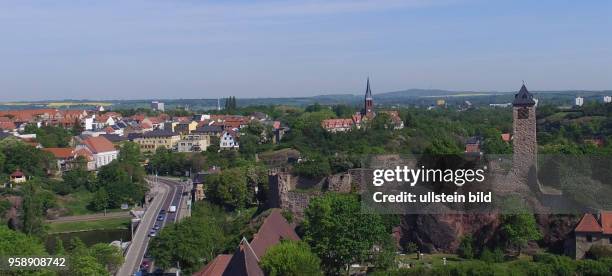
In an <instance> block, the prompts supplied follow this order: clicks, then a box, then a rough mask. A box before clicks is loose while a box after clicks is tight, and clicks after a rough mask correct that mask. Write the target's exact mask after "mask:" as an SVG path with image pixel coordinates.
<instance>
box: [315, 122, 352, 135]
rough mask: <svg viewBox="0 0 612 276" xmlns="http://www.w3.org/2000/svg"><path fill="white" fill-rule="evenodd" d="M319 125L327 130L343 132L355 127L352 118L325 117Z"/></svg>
mask: <svg viewBox="0 0 612 276" xmlns="http://www.w3.org/2000/svg"><path fill="white" fill-rule="evenodd" d="M321 126H322V127H323V128H324V129H325V130H327V131H329V132H334V133H335V132H345V131H349V130H351V129H353V128H356V124H355V122H354V121H353V120H352V119H326V120H323V121H321Z"/></svg>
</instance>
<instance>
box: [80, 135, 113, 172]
mask: <svg viewBox="0 0 612 276" xmlns="http://www.w3.org/2000/svg"><path fill="white" fill-rule="evenodd" d="M79 149H87V150H88V151H89V152H91V155H92V156H93V159H94V161H95V162H96V169H99V168H100V167H102V166H104V165H108V164H109V163H110V162H112V161H113V160H115V159H117V155H118V154H119V151H118V150H117V149H115V146H114V145H113V143H111V141H109V140H108V139H106V138H104V136H97V137H87V138H86V139H84V140H83V141H82V142H81V144H79V145H77V146H76V150H79Z"/></svg>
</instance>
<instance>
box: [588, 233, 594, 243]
mask: <svg viewBox="0 0 612 276" xmlns="http://www.w3.org/2000/svg"><path fill="white" fill-rule="evenodd" d="M586 238H587V241H588V242H592V241H593V236H592V235H591V234H588V235H587V237H586Z"/></svg>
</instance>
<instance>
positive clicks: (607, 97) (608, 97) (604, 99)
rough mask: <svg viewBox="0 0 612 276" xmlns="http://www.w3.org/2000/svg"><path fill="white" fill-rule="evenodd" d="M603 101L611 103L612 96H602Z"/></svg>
mask: <svg viewBox="0 0 612 276" xmlns="http://www.w3.org/2000/svg"><path fill="white" fill-rule="evenodd" d="M603 101H604V103H612V96H604V97H603Z"/></svg>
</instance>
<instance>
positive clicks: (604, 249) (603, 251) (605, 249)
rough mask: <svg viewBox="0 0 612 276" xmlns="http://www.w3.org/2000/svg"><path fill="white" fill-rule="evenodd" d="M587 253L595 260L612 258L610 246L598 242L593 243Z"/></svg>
mask: <svg viewBox="0 0 612 276" xmlns="http://www.w3.org/2000/svg"><path fill="white" fill-rule="evenodd" d="M587 255H588V256H589V257H590V258H593V259H595V260H599V259H604V258H612V246H608V245H599V244H596V245H593V246H591V249H590V250H589V252H588V253H587Z"/></svg>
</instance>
